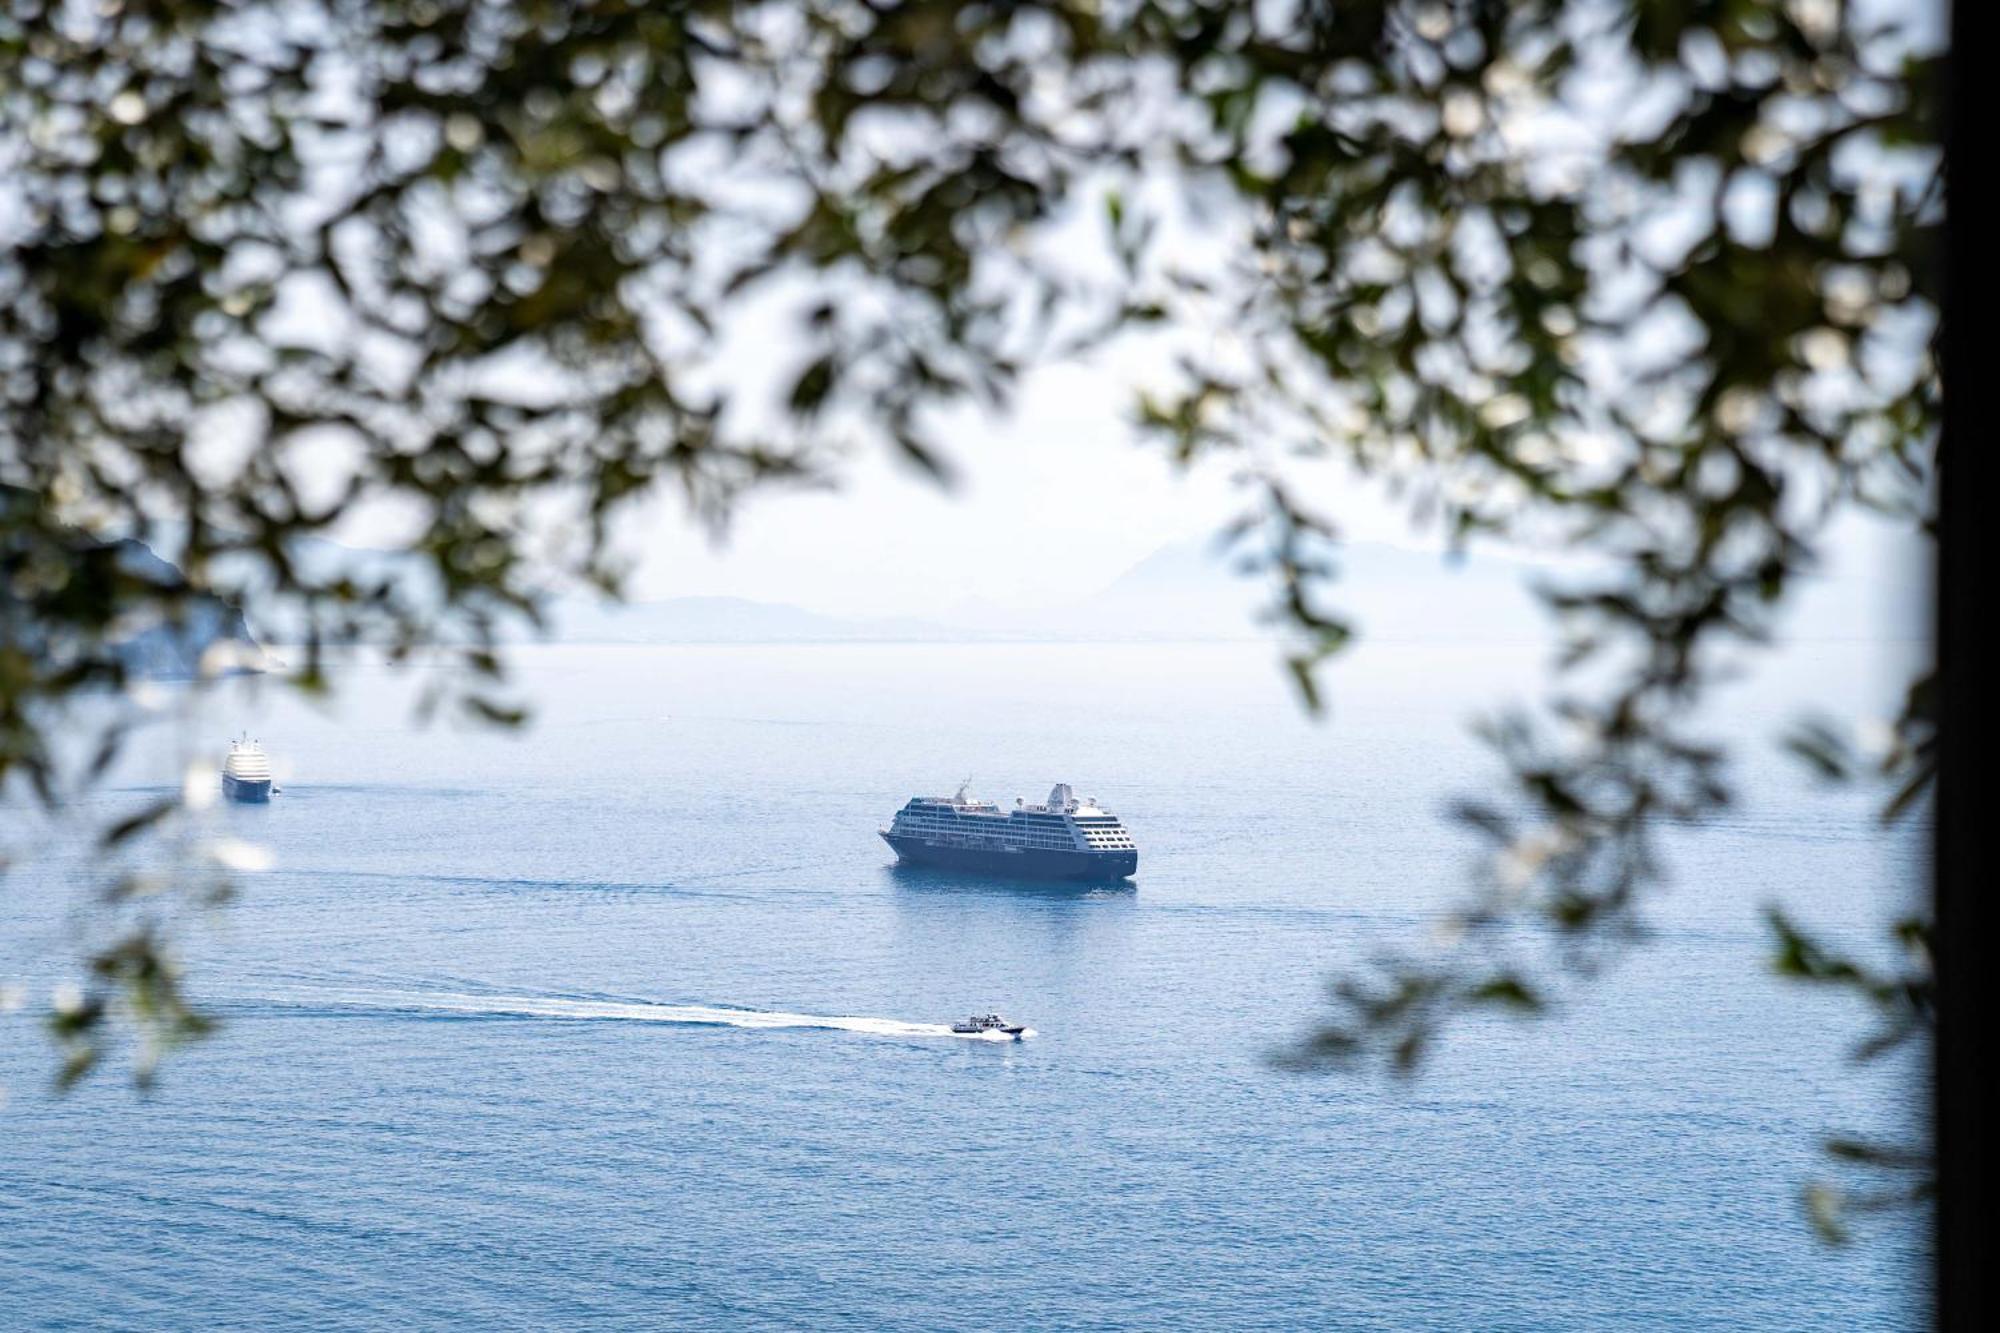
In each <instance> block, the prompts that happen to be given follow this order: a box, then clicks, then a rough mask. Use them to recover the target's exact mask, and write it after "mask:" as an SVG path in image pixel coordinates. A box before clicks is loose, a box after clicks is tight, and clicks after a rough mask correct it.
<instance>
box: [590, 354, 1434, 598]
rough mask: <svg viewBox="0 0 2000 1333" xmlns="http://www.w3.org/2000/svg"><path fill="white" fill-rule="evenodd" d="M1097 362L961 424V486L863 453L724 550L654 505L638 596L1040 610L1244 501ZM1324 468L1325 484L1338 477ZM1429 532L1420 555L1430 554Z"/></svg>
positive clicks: (1379, 528) (1350, 519)
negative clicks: (1139, 420)
mask: <svg viewBox="0 0 2000 1333" xmlns="http://www.w3.org/2000/svg"><path fill="white" fill-rule="evenodd" d="M1132 404H1133V397H1132V390H1131V387H1130V385H1129V384H1128V383H1126V382H1124V381H1122V380H1121V379H1120V378H1119V377H1118V376H1117V375H1115V374H1108V373H1106V372H1105V371H1104V370H1103V368H1102V367H1100V366H1095V365H1089V364H1078V365H1067V366H1061V367H1055V368H1051V369H1048V370H1045V371H1041V372H1038V373H1036V374H1035V375H1034V376H1032V377H1031V378H1030V379H1029V380H1028V382H1027V383H1026V384H1025V386H1024V390H1023V392H1022V394H1021V396H1020V399H1019V401H1017V403H1016V404H1015V407H1014V410H1013V411H1012V412H1011V413H1009V414H1007V415H1005V416H986V415H983V414H980V413H975V412H967V413H965V414H963V415H962V417H961V418H960V420H959V421H958V422H957V423H956V425H957V427H958V432H957V433H956V434H955V436H954V437H953V439H952V441H951V444H952V449H953V452H952V456H951V461H952V462H953V463H954V464H955V465H956V467H957V476H956V480H955V484H954V485H953V486H952V487H951V488H950V489H949V490H946V489H943V488H940V487H939V486H938V485H937V484H936V483H935V482H933V481H932V480H931V479H930V478H928V477H927V476H924V475H922V474H921V473H919V472H917V471H916V470H915V469H914V468H913V467H911V466H909V465H908V464H906V463H903V462H901V461H900V460H897V459H893V458H890V457H888V456H886V455H885V454H883V453H880V452H877V453H864V454H862V455H860V456H858V457H857V458H856V460H855V462H854V465H853V466H852V467H851V468H850V470H849V472H848V475H847V478H846V481H845V483H844V484H843V485H842V487H841V489H839V490H837V491H834V492H816V493H808V492H789V493H780V492H773V491H766V492H763V493H760V494H756V495H753V496H752V497H751V498H750V499H749V500H748V501H747V502H746V504H745V505H744V506H743V509H742V512H741V513H740V515H739V516H738V518H737V520H736V521H735V522H734V524H733V525H732V527H731V529H730V531H729V532H728V534H727V535H726V537H725V539H724V541H723V542H722V543H721V544H717V543H715V542H713V541H711V540H710V539H709V538H708V536H707V535H706V534H705V533H704V532H702V531H701V530H700V528H699V527H698V526H697V525H695V524H693V523H692V522H691V521H690V520H689V519H688V518H687V516H686V515H685V513H684V512H683V511H682V510H681V508H680V506H679V504H678V502H677V501H675V500H673V499H671V498H663V499H661V500H659V501H656V502H654V503H652V504H651V505H649V506H648V508H647V510H646V511H645V513H644V516H643V519H642V520H641V521H639V522H636V523H634V524H632V525H630V526H629V527H628V529H627V530H626V532H625V534H624V537H623V540H624V542H625V543H626V544H627V546H628V548H629V549H630V550H631V551H632V552H633V553H635V554H637V555H638V556H639V557H640V564H639V566H638V568H637V570H636V571H635V575H634V579H633V584H632V596H633V597H634V599H635V600H640V601H655V600H662V599H665V598H669V597H678V596H696V595H700V596H735V597H748V598H752V599H755V600H759V601H774V602H787V603H790V604H793V605H796V606H802V607H805V608H807V609H809V610H814V611H821V612H827V613H831V614H838V615H870V616H881V615H923V614H927V613H932V614H934V613H936V612H938V611H941V610H943V609H946V608H948V607H950V606H952V605H955V604H957V603H960V602H964V601H972V600H978V601H989V602H996V603H999V604H1002V605H1007V606H1022V607H1025V606H1042V605H1050V604H1056V603H1060V602H1062V601H1065V600H1069V599H1073V598H1075V597H1077V596H1080V595H1081V594H1084V593H1088V592H1093V591H1095V590H1097V589H1098V588H1100V587H1102V586H1104V585H1105V584H1107V583H1110V582H1111V581H1112V580H1113V579H1115V578H1116V577H1117V576H1118V575H1119V574H1120V573H1122V572H1124V571H1125V570H1126V569H1128V568H1129V567H1131V566H1132V565H1135V564H1137V563H1138V562H1139V561H1141V560H1143V559H1145V558H1146V557H1147V556H1149V555H1151V554H1153V553H1154V552H1155V551H1157V550H1159V549H1160V548H1161V547H1162V546H1165V545H1169V544H1172V543H1178V542H1185V541H1191V540H1201V539H1205V538H1207V537H1210V536H1212V535H1213V534H1214V533H1216V532H1217V531H1218V530H1220V529H1221V528H1222V527H1223V526H1224V525H1225V524H1226V523H1228V522H1229V520H1230V519H1231V518H1232V517H1234V516H1235V515H1236V514H1237V513H1239V512H1240V511H1241V510H1242V509H1243V508H1244V506H1245V505H1246V504H1247V502H1248V499H1247V496H1246V495H1245V494H1244V493H1242V492H1241V491H1239V489H1238V488H1237V487H1236V486H1235V485H1234V483H1233V480H1232V471H1233V469H1232V466H1231V465H1230V464H1229V463H1228V461H1227V460H1222V459H1214V460H1208V461H1207V462H1204V463H1202V464H1199V465H1197V466H1195V467H1192V468H1187V469H1183V468H1180V467H1178V466H1176V465H1175V464H1174V463H1173V462H1172V461H1171V460H1170V459H1169V458H1168V457H1167V456H1166V454H1165V452H1164V451H1163V450H1162V449H1160V448H1159V447H1158V446H1157V445H1154V444H1151V443H1149V442H1146V441H1143V440H1142V438H1141V434H1140V432H1139V431H1138V430H1137V429H1136V428H1135V427H1134V426H1133V425H1132V424H1131V422H1130V414H1131V408H1132ZM1322 471H1324V472H1326V473H1327V475H1326V478H1325V479H1326V482H1327V483H1328V485H1329V488H1330V487H1331V486H1333V485H1337V484H1338V481H1339V479H1338V478H1337V477H1336V476H1334V475H1333V474H1332V473H1331V471H1330V469H1322ZM1343 489H1344V490H1346V491H1347V493H1346V494H1345V495H1343V497H1342V499H1341V501H1340V503H1339V504H1338V505H1336V506H1333V507H1332V508H1333V512H1334V513H1335V514H1336V516H1337V517H1339V518H1340V520H1341V522H1342V526H1343V531H1345V532H1346V533H1347V535H1349V536H1350V537H1352V538H1356V539H1360V540H1370V541H1385V542H1394V543H1400V544H1413V545H1414V544H1419V543H1421V542H1422V538H1421V536H1420V535H1418V534H1415V533H1412V532H1411V531H1410V529H1409V525H1408V524H1407V522H1406V521H1405V520H1404V518H1403V517H1402V515H1401V514H1400V513H1399V511H1398V510H1397V509H1395V508H1394V507H1393V506H1392V505H1390V504H1389V503H1388V502H1387V501H1385V500H1384V499H1382V498H1381V497H1379V496H1377V495H1375V494H1372V493H1369V492H1367V491H1365V490H1361V489H1349V488H1343ZM1436 541H1437V539H1436V538H1435V536H1433V538H1432V540H1431V542H1430V543H1429V544H1430V545H1436Z"/></svg>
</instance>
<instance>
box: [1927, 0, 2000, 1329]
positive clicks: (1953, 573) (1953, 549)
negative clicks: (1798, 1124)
mask: <svg viewBox="0 0 2000 1333" xmlns="http://www.w3.org/2000/svg"><path fill="white" fill-rule="evenodd" d="M1988 7H1989V6H1988V4H1986V3H1982V2H1981V0H1955V3H1953V4H1952V7H1951V49H1950V54H1949V58H1948V60H1947V63H1946V72H1945V86H1944V99H1945V100H1944V149H1945V177H1946V218H1945V228H1944V233H1945V239H1944V254H1943V282H1942V283H1941V284H1940V294H1941V301H1942V313H1943V324H1942V327H1941V330H1940V339H1939V341H1940V356H1941V358H1942V362H1941V364H1942V367H1943V373H1944V382H1945V393H1944V413H1943V436H1942V438H1941V440H1940V441H1939V446H1938V567H1937V603H1936V605H1937V626H1936V634H1937V666H1938V682H1937V686H1938V722H1939V731H1938V789H1937V805H1936V818H1937V828H1936V841H1935V845H1934V849H1933V855H1934V868H1933V874H1934V876H1935V892H1936V910H1937V921H1936V931H1935V944H1936V966H1937V1002H1938V1014H1937V1048H1936V1055H1935V1059H1936V1094H1935V1097H1936V1100H1935V1103H1934V1106H1933V1112H1934V1115H1935V1132H1936V1136H1937V1137H1936V1145H1937V1165H1938V1199H1937V1259H1936V1262H1937V1315H1938V1323H1939V1326H1940V1327H1942V1328H1945V1329H1951V1330H1961V1329H1971V1328H1973V1327H1974V1320H1975V1319H1976V1318H1978V1316H1979V1314H1980V1311H1979V1308H1978V1299H1977V1291H1978V1286H1979V1281H1978V1270H1979V1267H1980V1265H1981V1264H1982V1262H1985V1259H1984V1257H1983V1256H1982V1254H1981V1252H1980V1251H1981V1239H1982V1238H1981V1236H1980V1235H1979V1220H1980V1219H1979V1214H1980V1212H1981V1211H1982V1208H1983V1201H1982V1191H1983V1188H1984V1182H1983V1180H1982V1177H1983V1176H1984V1174H1985V1172H1984V1170H1983V1167H1984V1165H1985V1161H1984V1159H1985V1155H1986V1151H1985V1145H1984V1141H1983V1139H1982V1129H1981V1120H1982V1115H1981V1111H1982V1110H1985V1111H1988V1112H1990V1111H1991V1110H1992V1101H1993V1098H1992V1096H1991V1094H1990V1093H1988V1094H1985V1095H1984V1096H1982V1094H1981V1093H1980V1092H1979V1090H1978V1085H1979V1077H1980V1060H1979V1044H1980V1028H1981V1025H1982V1023H1983V1021H1984V1019H1985V1015H1984V1013H1982V1012H1981V1009H1982V1004H1981V1002H1982V1000H1983V999H1984V998H1985V992H1986V990H1987V989H1988V983H1986V981H1985V979H1984V978H1985V975H1986V974H1990V972H1991V970H1992V966H1993V964H1992V963H1991V962H1990V961H1987V962H1985V963H1982V954H1983V952H1984V950H1986V949H1987V948H1988V947H1990V946H1991V945H1992V944H1993V943H1994V937H1993V932H1992V927H1991V911H1990V908H1989V905H1988V902H1987V901H1986V900H1985V899H1984V898H1983V896H1982V883H1981V881H1982V879H1983V878H1984V876H1983V875H1982V873H1981V866H1982V864H1983V863H1984V862H1985V861H1986V859H1987V857H1986V854H1985V847H1984V844H1983V841H1982V838H1981V833H1980V829H1979V826H1978V820H1979V818H1980V815H1979V810H1978V798H1977V796H1976V791H1977V787H1978V775H1977V773H1976V771H1975V766H1976V765H1977V764H1978V763H1979V756H1980V755H1981V753H1983V752H1986V751H1987V750H1988V746H1989V742H1990V737H1991V731H1992V724H1991V711H1990V709H1991V705H1990V702H1989V700H1990V695H1989V693H1988V692H1989V691H1990V690H1991V689H1993V688H2000V675H1996V673H1995V672H1994V670H1993V666H1992V657H1991V652H1990V650H1983V649H1981V648H1980V646H1979V633H1980V628H1981V627H1980V624H1979V617H1978V605H1977V602H1978V590H1979V583H1980V571H1979V569H1978V567H1977V565H1978V557H1979V555H1980V545H1981V543H1980V541H1979V536H1978V530H1979V522H1980V514H1979V509H1980V506H1981V504H1982V502H1983V501H1985V500H1986V498H1987V497H1986V485H1985V468H1984V462H1983V459H1982V457H1981V455H1982V454H1983V452H1984V448H1983V446H1984V441H1983V440H1981V439H1980V438H1979V437H1978V436H1977V435H1976V434H1975V431H1976V430H1977V429H1978V427H1977V425H1976V424H1975V423H1976V421H1977V417H1976V415H1975V413H1976V412H1977V405H1976V404H1975V402H1974V401H1973V396H1972V395H1971V394H1970V392H1969V389H1970V386H1971V385H1972V384H1973V383H1974V382H1975V381H1976V380H1978V379H1980V378H1982V377H1983V374H1984V372H1983V371H1981V370H1979V369H1978V368H1977V367H1978V364H1979V362H1978V357H1979V355H1980V354H1979V352H1978V351H1977V349H1976V348H1975V347H1974V345H1973V343H1974V338H1975V334H1974V331H1973V323H1972V320H1973V319H1974V317H1975V316H1974V313H1973V312H1974V308H1975V306H1976V305H1977V302H1978V293H1979V292H1980V291H1981V290H1982V289H1983V287H1984V283H1983V282H1982V281H1981V279H1982V278H1983V276H1984V275H1983V272H1982V265H1981V263H1980V258H1981V256H1979V255H1978V254H1977V253H1975V251H1976V249H1977V247H1979V246H1980V245H1981V244H1982V241H1981V240H1980V239H1979V238H1980V237H1981V236H1982V235H1983V236H1985V238H1986V239H1985V241H1984V242H1983V244H1989V245H1990V244H1993V243H1994V240H1995V238H1994V236H1993V234H1992V233H1991V232H1990V231H1989V230H1988V228H1987V226H1986V218H1987V214H1988V211H1989V210H1988V209H1987V207H1986V206H1985V205H1984V204H1981V203H1980V202H1979V200H1980V199H1981V198H1983V197H1990V190H1991V187H1990V183H1985V182H1982V181H1981V180H1980V177H1981V176H1983V175H1984V174H1985V173H1986V168H1987V166H1988V165H1990V159H1989V160H1985V161H1983V160H1982V154H1981V153H1980V151H1979V146H1978V144H1977V143H1976V142H1975V139H1974V136H1975V135H1977V134H1978V133H1979V132H1980V131H1979V129H1978V127H1977V126H1976V125H1975V124H1974V123H1973V122H1974V119H1975V113H1974V112H1973V110H1972V108H1970V107H1969V106H1968V105H1967V103H1968V101H1969V99H1968V98H1967V97H1965V96H1964V95H1963V93H1964V91H1965V89H1966V87H1967V85H1968V83H1969V80H1968V79H1967V78H1966V77H1965V75H1966V73H1967V72H1968V71H1973V70H1978V69H1980V68H1982V64H1981V61H1982V60H1983V57H1982V56H1981V55H1980V54H1979V53H1980V52H1981V51H1990V47H1988V46H1987V45H1985V44H1983V43H1981V42H1980V41H1979V40H1978V39H1977V37H1976V36H1975V34H1974V33H1973V31H1972V29H1973V28H1974V27H1975V26H1979V27H1982V28H1983V26H1984V24H1983V22H1982V21H1981V20H1982V19H1983V18H1984V15H1983V14H1981V13H1980V12H1979V11H1982V10H1984V9H1986V8H1988ZM1961 186H1966V187H1967V188H1960V187H1961ZM1988 628H1989V629H1992V630H1995V631H2000V626H1989V627H1988ZM1992 637H1993V636H1992V635H1989V636H1988V640H1987V641H1988V642H1989V643H1990V642H1991V639H1992ZM1987 1128H1988V1130H1990V1129H1991V1128H1992V1126H1991V1125H1989V1126H1988V1127H1987Z"/></svg>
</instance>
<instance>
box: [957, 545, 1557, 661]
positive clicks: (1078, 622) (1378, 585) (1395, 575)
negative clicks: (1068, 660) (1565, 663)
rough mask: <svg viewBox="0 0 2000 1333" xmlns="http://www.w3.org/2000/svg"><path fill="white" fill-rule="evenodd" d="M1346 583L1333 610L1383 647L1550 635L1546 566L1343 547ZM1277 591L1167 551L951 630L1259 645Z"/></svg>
mask: <svg viewBox="0 0 2000 1333" xmlns="http://www.w3.org/2000/svg"><path fill="white" fill-rule="evenodd" d="M1333 565H1334V568H1335V569H1336V570H1337V571H1338V576H1337V577H1336V578H1335V579H1334V580H1333V581H1331V582H1330V583H1328V584H1326V585H1325V586H1324V589H1323V600H1324V602H1325V604H1326V605H1327V606H1328V607H1329V608H1332V609H1336V610H1338V611H1339V612H1340V613H1342V614H1344V615H1346V616H1348V617H1349V618H1350V619H1352V620H1353V621H1354V623H1355V624H1357V625H1358V626H1359V628H1360V629H1361V630H1362V632H1363V633H1365V634H1367V635H1368V636H1369V637H1371V638H1381V639H1495V638H1525V637H1532V636H1535V635H1539V634H1541V633H1543V632H1545V626H1544V623H1543V621H1542V620H1541V619H1540V618H1539V617H1538V616H1537V613H1536V607H1535V602H1534V599H1533V597H1532V595H1531V594H1530V593H1529V591H1528V579H1529V577H1530V576H1531V575H1533V574H1535V573H1538V572H1542V569H1541V567H1540V566H1537V565H1532V564H1528V563H1524V562H1522V561H1518V560H1509V559H1505V558H1502V557H1499V556H1497V555H1490V554H1487V553H1483V552H1481V553H1475V554H1473V555H1471V556H1468V557H1466V558H1464V559H1462V560H1452V559H1449V558H1448V557H1446V556H1445V555H1444V554H1443V553H1441V552H1438V553H1430V552H1421V551H1409V550H1404V549H1402V548H1400V547H1394V546H1386V545H1381V544H1378V543H1368V542H1359V543H1353V544H1350V545H1345V546H1342V547H1340V548H1339V549H1338V551H1337V552H1335V553H1334V555H1333ZM1274 597H1275V587H1274V585H1273V583H1272V580H1271V578H1270V576H1269V575H1268V574H1266V573H1259V572H1254V571H1252V572H1245V571H1243V570H1241V569H1239V568H1237V567H1235V565H1234V564H1233V563H1232V562H1231V561H1230V560H1229V559H1228V558H1226V557H1224V556H1222V555H1220V554H1218V553H1217V552H1216V551H1215V549H1214V547H1213V546H1212V545H1211V544H1210V543H1206V542H1178V543H1175V544H1173V545H1170V546H1165V547H1162V548H1161V549H1160V550H1158V551H1156V552H1154V553H1153V554H1152V555H1150V556H1148V557H1147V558H1146V559H1144V560H1142V561H1140V562H1139V563H1138V564H1136V565H1134V566H1133V567H1132V568H1130V569H1128V570H1126V571H1125V572H1124V573H1123V574H1121V575H1119V576H1118V577H1117V578H1115V579H1113V580H1112V581H1111V582H1110V583H1108V584H1106V585H1104V586H1103V587H1101V588H1099V589H1097V590H1095V591H1093V592H1090V593H1088V594H1086V595H1084V596H1082V597H1080V598H1079V599H1077V600H1076V601H1074V602H1070V603H1067V604H1064V605H1059V606H1054V607H1046V608H1040V609H1034V610H1011V609H1007V608H1002V607H997V606H993V605H991V604H982V603H964V604H961V605H960V606H958V607H955V608H953V610H952V611H951V612H950V613H948V614H946V615H945V616H943V617H941V619H943V620H945V621H946V622H947V623H949V624H952V625H957V626H962V627H964V628H967V629H975V630H979V631H982V632H984V633H988V634H1004V635H1006V636H1008V637H1045V638H1057V639H1153V640H1164V639H1254V638H1260V637H1264V636H1266V635H1268V634H1269V633H1270V628H1269V626H1268V625H1267V624H1266V623H1264V621H1263V620H1262V619H1261V617H1260V613H1261V612H1262V611H1263V609H1264V608H1265V607H1268V606H1269V605H1271V603H1272V601H1273V599H1274Z"/></svg>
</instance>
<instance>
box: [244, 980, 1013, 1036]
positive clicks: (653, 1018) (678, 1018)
mask: <svg viewBox="0 0 2000 1333" xmlns="http://www.w3.org/2000/svg"><path fill="white" fill-rule="evenodd" d="M278 1003H281V1004H331V1005H348V1006H354V1007H363V1008H393V1009H403V1010H423V1011H431V1012H438V1013H452V1014H484V1015H492V1016H495V1017H503V1018H504V1017H520V1018H571V1019H596V1020H600V1021H601V1020H607V1019H609V1020H621V1021H628V1022H637V1023H688V1024H699V1025H702V1026H705V1027H718V1026H719V1027H734V1028H826V1029H831V1030H834V1031H838V1032H866V1033H869V1034H872V1035H874V1036H878V1037H960V1038H964V1039H967V1040H972V1041H1012V1040H1013V1038H1012V1037H1010V1036H1008V1035H1007V1034H1006V1033H1004V1032H953V1031H952V1030H951V1027H950V1025H949V1024H945V1023H906V1022H904V1021H902V1020H901V1019H896V1018H864V1017H859V1016H854V1015H824V1014H786V1013H773V1012H771V1011H769V1010H765V1009H724V1008H717V1007H715V1006H712V1005H703V1004H649V1003H644V1002H637V1001H625V1000H567V999H560V998H557V997H552V996H540V995H448V994H437V993H433V992H422V993H417V992H408V991H399V992H391V991H360V992H357V991H344V992H341V993H339V994H338V995H327V996H315V997H313V998H312V999H310V1000H307V999H304V998H300V999H288V1000H281V1001H278ZM1021 1035H1022V1036H1024V1037H1032V1036H1034V1035H1035V1031H1034V1029H1033V1028H1029V1029H1027V1030H1026V1031H1024V1032H1023V1033H1022V1034H1021Z"/></svg>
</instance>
